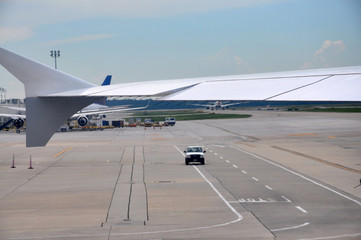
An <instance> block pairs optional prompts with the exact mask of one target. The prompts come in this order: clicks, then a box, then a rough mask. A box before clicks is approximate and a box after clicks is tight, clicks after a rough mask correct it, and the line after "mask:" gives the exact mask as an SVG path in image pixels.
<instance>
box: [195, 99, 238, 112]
mask: <svg viewBox="0 0 361 240" xmlns="http://www.w3.org/2000/svg"><path fill="white" fill-rule="evenodd" d="M242 103H245V102H235V103H228V102H226V103H222V102H221V101H215V102H214V103H213V104H191V105H193V106H201V107H205V108H206V109H211V110H218V109H223V110H225V109H228V107H229V106H234V105H239V104H242Z"/></svg>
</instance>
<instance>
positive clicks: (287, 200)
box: [281, 195, 292, 202]
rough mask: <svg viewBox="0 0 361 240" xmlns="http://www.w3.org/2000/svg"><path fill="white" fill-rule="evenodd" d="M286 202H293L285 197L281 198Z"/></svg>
mask: <svg viewBox="0 0 361 240" xmlns="http://www.w3.org/2000/svg"><path fill="white" fill-rule="evenodd" d="M281 197H282V198H283V199H284V200H286V202H292V201H291V200H289V199H288V198H286V197H285V196H283V195H282V196H281Z"/></svg>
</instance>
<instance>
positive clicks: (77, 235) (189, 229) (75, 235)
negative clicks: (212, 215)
mask: <svg viewBox="0 0 361 240" xmlns="http://www.w3.org/2000/svg"><path fill="white" fill-rule="evenodd" d="M174 147H175V148H176V149H177V150H178V151H179V152H180V153H181V154H182V155H183V156H185V155H184V153H183V152H182V151H181V150H180V149H179V148H178V147H177V146H174ZM193 167H194V168H195V169H196V171H197V172H198V173H199V174H200V175H201V177H202V178H203V179H204V180H205V181H206V182H207V183H208V184H209V185H210V186H211V188H212V189H213V191H215V192H216V193H217V195H218V196H219V197H220V198H221V199H222V200H223V202H224V203H225V204H226V205H227V207H228V208H229V209H230V210H231V211H232V212H233V213H234V214H235V215H236V216H237V219H235V220H233V221H230V222H225V223H220V224H215V225H211V226H203V227H194V228H180V229H170V230H160V231H152V232H129V233H111V234H110V236H130V235H144V234H157V233H172V232H185V231H196V230H204V229H211V228H216V227H224V226H228V225H230V224H233V223H237V222H239V221H241V220H242V219H243V216H242V215H241V214H240V213H238V212H237V210H236V209H235V208H233V207H232V206H231V205H230V204H229V203H228V201H227V200H226V199H225V198H224V197H223V195H222V194H221V193H220V192H219V191H218V190H217V189H216V188H215V187H214V185H213V184H212V183H211V182H210V181H209V180H208V179H207V178H206V177H205V176H204V175H203V173H202V172H201V171H200V170H199V169H198V168H197V167H196V166H194V165H193ZM104 236H109V233H106V234H91V235H90V234H70V235H57V236H41V237H21V238H10V239H52V238H76V237H93V238H94V237H104Z"/></svg>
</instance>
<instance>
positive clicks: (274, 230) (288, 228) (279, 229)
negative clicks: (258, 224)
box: [271, 222, 310, 232]
mask: <svg viewBox="0 0 361 240" xmlns="http://www.w3.org/2000/svg"><path fill="white" fill-rule="evenodd" d="M309 224H310V223H308V222H305V223H304V224H301V225H297V226H292V227H286V228H278V229H271V232H278V231H285V230H290V229H296V228H301V227H305V226H307V225H309Z"/></svg>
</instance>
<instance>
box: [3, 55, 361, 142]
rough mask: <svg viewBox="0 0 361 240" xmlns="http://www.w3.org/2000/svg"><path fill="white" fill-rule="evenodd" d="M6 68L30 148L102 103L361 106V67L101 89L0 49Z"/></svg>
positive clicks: (104, 87)
mask: <svg viewBox="0 0 361 240" xmlns="http://www.w3.org/2000/svg"><path fill="white" fill-rule="evenodd" d="M0 64H2V65H3V66H4V67H5V68H6V69H7V70H8V71H9V72H10V73H12V74H13V75H14V76H15V77H16V78H18V79H19V80H20V81H21V82H23V83H24V86H25V94H26V98H27V99H26V104H27V106H26V109H27V114H26V115H27V146H44V145H45V144H46V143H47V142H48V140H49V139H50V137H51V136H52V134H53V133H54V132H55V131H56V130H57V128H58V127H59V126H60V125H61V124H62V123H63V122H64V121H65V120H66V119H68V118H69V117H70V116H71V115H73V114H74V113H76V112H77V111H78V110H80V109H81V108H83V107H85V106H87V105H89V104H91V103H93V102H95V101H97V100H98V99H99V98H101V97H110V96H120V97H138V96H144V97H153V98H158V99H159V100H171V101H175V100H182V101H188V100H190V101H191V100H202V101H225V100H233V101H234V100H236V101H238V100H246V101H247V100H264V101H268V100H273V101H353V102H360V101H361V67H360V66H359V67H347V68H337V69H321V70H306V71H294V72H281V73H267V74H253V75H241V76H222V77H206V78H193V79H179V80H162V81H148V82H137V83H125V84H114V85H110V86H99V87H98V86H95V85H93V84H90V83H88V82H86V81H83V80H81V79H78V78H76V77H73V76H71V75H68V74H66V73H62V72H60V71H57V70H54V69H52V68H49V67H47V66H45V65H43V64H40V63H37V62H35V61H32V60H30V59H28V58H25V57H22V56H20V55H17V54H15V53H13V52H10V51H8V50H5V49H3V48H0ZM39 116H42V117H41V118H39Z"/></svg>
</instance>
